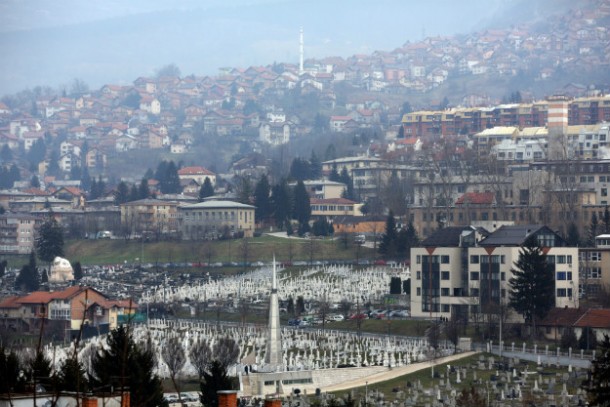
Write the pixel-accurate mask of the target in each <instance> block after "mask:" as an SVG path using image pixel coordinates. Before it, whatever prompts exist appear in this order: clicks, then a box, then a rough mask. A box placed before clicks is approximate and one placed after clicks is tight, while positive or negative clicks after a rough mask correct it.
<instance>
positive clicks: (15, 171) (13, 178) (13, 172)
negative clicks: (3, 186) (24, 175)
mask: <svg viewBox="0 0 610 407" xmlns="http://www.w3.org/2000/svg"><path fill="white" fill-rule="evenodd" d="M8 176H9V180H10V183H11V188H12V187H13V184H14V183H15V182H17V181H21V172H20V171H19V167H17V164H13V165H11V169H10V170H9V173H8Z"/></svg>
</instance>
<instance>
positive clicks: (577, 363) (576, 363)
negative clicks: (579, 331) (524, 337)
mask: <svg viewBox="0 0 610 407" xmlns="http://www.w3.org/2000/svg"><path fill="white" fill-rule="evenodd" d="M492 353H494V354H496V355H500V349H498V347H493V348H492ZM502 356H504V357H508V358H519V359H523V360H529V361H531V362H538V359H539V358H540V363H541V364H543V365H545V364H551V365H561V366H570V365H572V367H579V368H582V369H588V368H590V367H591V361H590V360H587V359H581V358H580V354H577V355H575V356H572V357H568V356H559V357H558V356H557V355H556V354H554V353H553V352H549V355H548V356H546V355H545V352H538V353H537V354H535V353H530V352H525V353H523V352H518V351H515V352H511V351H507V350H506V349H505V350H503V351H502Z"/></svg>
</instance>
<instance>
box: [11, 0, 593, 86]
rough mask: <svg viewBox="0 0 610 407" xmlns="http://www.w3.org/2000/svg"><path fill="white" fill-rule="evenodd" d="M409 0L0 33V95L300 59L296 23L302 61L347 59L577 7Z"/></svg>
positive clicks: (144, 15)
mask: <svg viewBox="0 0 610 407" xmlns="http://www.w3.org/2000/svg"><path fill="white" fill-rule="evenodd" d="M406 3H407V2H400V3H396V2H395V1H393V0H383V1H380V2H377V3H376V6H375V7H374V8H372V7H370V4H368V3H366V5H365V3H363V2H353V1H348V0H340V1H335V2H330V3H328V4H327V3H325V2H322V1H313V2H307V3H306V4H304V3H302V2H294V1H279V0H278V1H267V2H256V1H254V0H252V1H250V2H248V1H246V0H244V1H243V2H241V3H237V4H235V5H233V4H232V5H225V6H220V5H218V4H215V3H209V4H208V7H207V8H205V9H203V8H194V6H193V4H192V2H186V3H181V5H182V7H181V8H180V9H172V10H167V9H163V10H154V7H152V6H151V7H152V8H153V10H152V11H146V12H140V13H137V14H128V15H124V16H118V17H116V16H110V17H109V18H106V19H103V20H98V21H88V22H84V23H79V24H69V25H64V26H60V27H47V28H39V29H28V30H19V31H15V30H13V31H10V32H2V33H0V49H1V50H4V54H5V55H7V56H8V57H7V58H5V64H3V66H1V67H0V73H1V75H0V78H1V79H0V94H6V93H10V92H16V91H18V90H21V89H23V88H27V87H33V86H36V85H49V86H54V87H55V86H59V85H64V86H65V85H67V84H68V83H70V82H71V81H72V79H74V78H80V79H82V80H84V81H85V82H86V83H88V84H89V85H90V86H91V87H92V88H97V87H100V86H102V85H104V84H106V83H116V84H128V83H131V81H133V79H135V78H137V77H138V76H151V75H154V74H155V71H156V70H157V69H158V68H160V67H161V66H164V65H166V64H169V63H174V64H176V65H177V66H178V67H180V69H181V71H182V74H183V75H189V74H196V75H206V74H207V75H214V74H217V73H218V69H219V68H221V67H227V66H229V67H248V66H257V65H269V64H272V63H274V62H289V63H297V62H298V58H299V49H298V41H299V28H300V27H303V28H304V32H305V34H304V36H305V57H306V59H307V58H323V57H332V56H341V57H348V56H351V55H354V54H371V53H372V52H374V51H376V50H392V49H396V48H397V47H400V46H401V45H402V44H404V43H405V42H411V43H413V42H417V41H419V40H421V39H423V36H424V35H425V36H435V35H446V36H450V35H454V34H456V33H459V34H468V33H470V32H473V31H480V30H482V29H490V28H506V27H508V26H510V25H514V24H511V21H513V17H512V16H513V15H516V16H523V18H518V19H517V20H516V21H517V22H518V24H521V23H526V22H528V21H531V20H539V21H545V20H544V13H543V12H542V11H543V10H551V11H552V13H559V12H563V11H565V10H566V9H568V8H569V7H570V6H573V4H572V3H570V2H568V1H565V0H537V1H534V2H532V1H527V2H526V1H518V2H516V3H515V2H512V3H507V2H500V1H497V0H496V1H491V2H490V1H486V2H483V1H480V0H476V1H473V2H469V4H467V5H456V4H454V3H453V2H449V1H441V2H439V3H438V4H437V6H438V7H434V8H431V7H429V6H425V5H423V3H421V2H408V4H406ZM582 3H588V2H582ZM44 4H45V5H46V6H47V7H52V6H51V4H52V3H46V2H45V3H44ZM532 4H533V5H534V6H535V7H533V6H532ZM58 7H59V6H58ZM159 7H161V6H159ZM439 8H440V9H443V8H444V9H445V10H446V12H439V11H438V10H439ZM532 10H534V12H532ZM49 12H51V11H49ZM473 16H474V17H473ZM339 17H340V18H339ZM526 19H527V20H526Z"/></svg>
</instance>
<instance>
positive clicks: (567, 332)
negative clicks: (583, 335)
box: [559, 327, 578, 349]
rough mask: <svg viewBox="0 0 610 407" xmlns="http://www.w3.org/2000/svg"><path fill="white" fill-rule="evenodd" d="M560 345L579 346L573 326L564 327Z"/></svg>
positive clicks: (562, 347) (565, 347) (564, 347)
mask: <svg viewBox="0 0 610 407" xmlns="http://www.w3.org/2000/svg"><path fill="white" fill-rule="evenodd" d="M559 345H560V347H561V349H568V348H572V349H576V347H577V346H578V338H576V332H574V329H573V328H571V327H569V328H565V329H564V331H563V335H561V341H560V342H559Z"/></svg>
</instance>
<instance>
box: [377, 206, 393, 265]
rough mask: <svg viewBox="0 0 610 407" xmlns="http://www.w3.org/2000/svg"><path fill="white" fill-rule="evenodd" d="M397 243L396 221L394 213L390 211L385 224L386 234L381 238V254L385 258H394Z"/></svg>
mask: <svg viewBox="0 0 610 407" xmlns="http://www.w3.org/2000/svg"><path fill="white" fill-rule="evenodd" d="M397 241H398V234H397V233H396V220H395V219H394V213H393V212H392V211H390V213H389V214H388V217H387V218H386V222H385V233H384V234H383V236H382V237H381V243H379V249H378V250H379V253H381V254H383V255H384V257H388V258H391V257H394V256H395V255H396V245H397Z"/></svg>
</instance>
